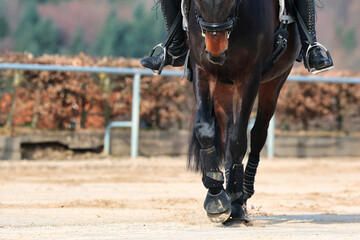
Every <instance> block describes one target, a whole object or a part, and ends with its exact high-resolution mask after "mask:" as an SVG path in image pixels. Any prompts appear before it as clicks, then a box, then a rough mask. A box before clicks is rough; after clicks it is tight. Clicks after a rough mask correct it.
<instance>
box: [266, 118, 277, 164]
mask: <svg viewBox="0 0 360 240" xmlns="http://www.w3.org/2000/svg"><path fill="white" fill-rule="evenodd" d="M274 149H275V114H274V116H273V117H272V118H271V120H270V124H269V128H268V139H267V145H266V151H267V157H268V158H273V157H274V155H275V154H274Z"/></svg>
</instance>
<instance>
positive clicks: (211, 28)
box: [196, 0, 242, 38]
mask: <svg viewBox="0 0 360 240" xmlns="http://www.w3.org/2000/svg"><path fill="white" fill-rule="evenodd" d="M241 3H242V0H236V6H235V10H234V12H233V13H232V14H231V15H230V17H229V18H228V20H227V21H225V22H217V23H209V22H206V21H205V20H204V18H203V17H202V16H201V15H200V14H199V11H198V10H197V9H196V17H197V22H198V24H199V26H200V28H201V34H202V36H203V37H205V33H206V32H212V33H214V35H216V33H217V32H221V31H227V32H228V35H227V37H228V38H229V37H230V34H231V32H232V30H233V28H234V26H235V24H236V22H237V20H238V19H239V17H238V16H239V7H240V4H241Z"/></svg>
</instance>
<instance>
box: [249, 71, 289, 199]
mask: <svg viewBox="0 0 360 240" xmlns="http://www.w3.org/2000/svg"><path fill="white" fill-rule="evenodd" d="M289 73H290V70H289V71H288V72H286V73H285V74H283V75H281V76H280V77H278V78H276V79H274V80H272V81H270V82H266V83H263V84H261V85H260V88H259V95H258V96H259V101H258V110H257V115H256V120H255V125H254V127H253V128H252V130H251V143H250V148H251V151H250V154H249V160H248V163H247V166H246V169H245V174H244V201H245V203H246V201H247V199H249V198H251V196H252V195H253V194H254V193H255V190H254V182H255V175H256V171H257V167H258V165H259V161H260V152H261V149H262V148H263V147H264V145H265V142H266V138H267V130H268V127H269V122H270V120H271V118H272V116H273V115H274V112H275V108H276V103H277V99H278V96H279V93H280V90H281V87H282V86H283V84H284V83H285V81H286V78H287V76H288V75H289Z"/></svg>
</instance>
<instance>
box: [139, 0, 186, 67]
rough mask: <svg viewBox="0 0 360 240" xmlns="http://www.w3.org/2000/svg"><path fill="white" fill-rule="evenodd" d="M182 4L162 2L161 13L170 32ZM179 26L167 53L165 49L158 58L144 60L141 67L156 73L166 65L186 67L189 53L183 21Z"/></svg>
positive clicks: (174, 0)
mask: <svg viewBox="0 0 360 240" xmlns="http://www.w3.org/2000/svg"><path fill="white" fill-rule="evenodd" d="M180 2H181V1H176V0H160V4H161V11H162V13H163V16H164V21H165V26H166V30H167V31H168V32H169V30H170V28H171V26H172V24H173V22H174V21H175V19H176V16H177V14H178V13H179V12H180ZM177 25H178V26H177V28H176V30H175V33H174V37H173V38H172V39H171V40H170V45H169V47H168V48H167V49H166V51H165V50H164V49H163V51H162V52H161V53H159V54H158V55H156V56H150V57H146V58H144V59H142V60H141V65H143V66H144V67H146V68H150V69H151V70H154V71H156V70H160V68H162V67H163V66H166V65H172V66H173V67H180V66H183V65H184V62H185V58H186V53H187V51H186V47H185V41H184V31H183V30H182V21H179V23H178V24H177ZM164 55H166V56H164Z"/></svg>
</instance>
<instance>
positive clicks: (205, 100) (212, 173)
mask: <svg viewBox="0 0 360 240" xmlns="http://www.w3.org/2000/svg"><path fill="white" fill-rule="evenodd" d="M215 84H216V83H215V81H214V79H212V76H210V75H208V74H207V73H205V71H202V70H198V72H197V77H196V78H195V81H194V91H195V97H196V104H197V112H196V118H195V124H194V130H195V134H196V137H197V139H198V142H199V144H200V147H201V149H200V158H201V168H202V174H203V176H202V181H203V184H204V186H205V187H206V188H207V189H208V193H207V196H206V199H205V202H204V208H205V210H206V212H207V214H208V217H209V218H210V220H211V221H213V222H224V221H226V220H227V219H228V218H229V216H230V212H231V201H230V198H229V196H228V195H227V193H226V192H225V190H224V189H223V184H224V175H223V173H222V172H221V171H220V169H219V162H220V158H221V154H218V153H221V145H220V144H215V142H216V141H215V136H216V131H218V129H217V127H216V122H217V120H216V117H215V113H214V104H213V92H214V89H215Z"/></svg>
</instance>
